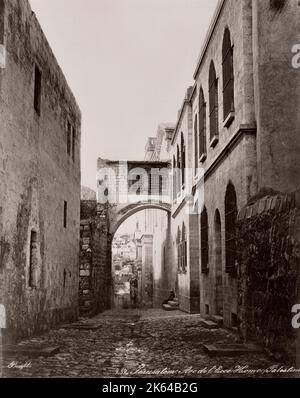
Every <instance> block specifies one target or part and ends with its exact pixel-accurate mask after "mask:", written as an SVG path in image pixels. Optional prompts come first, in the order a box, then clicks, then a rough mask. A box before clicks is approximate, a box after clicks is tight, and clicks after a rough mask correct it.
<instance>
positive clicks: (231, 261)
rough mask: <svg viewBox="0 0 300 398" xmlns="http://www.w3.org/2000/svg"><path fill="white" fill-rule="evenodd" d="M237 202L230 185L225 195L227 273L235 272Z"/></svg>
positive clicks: (232, 187) (233, 189)
mask: <svg viewBox="0 0 300 398" xmlns="http://www.w3.org/2000/svg"><path fill="white" fill-rule="evenodd" d="M236 217H237V202H236V193H235V188H234V186H233V185H232V184H231V183H229V184H228V186H227V189H226V195H225V251H226V272H227V273H231V272H234V271H235V260H236Z"/></svg>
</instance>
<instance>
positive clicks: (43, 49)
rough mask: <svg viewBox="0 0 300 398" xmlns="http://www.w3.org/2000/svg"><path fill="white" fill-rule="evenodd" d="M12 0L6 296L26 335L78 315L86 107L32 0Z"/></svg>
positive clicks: (6, 72)
mask: <svg viewBox="0 0 300 398" xmlns="http://www.w3.org/2000/svg"><path fill="white" fill-rule="evenodd" d="M4 4H5V8H4V14H3V13H2V15H1V19H2V26H4V34H3V38H2V42H3V44H4V45H5V47H6V66H5V68H4V69H0V126H1V127H0V129H1V130H0V134H1V144H0V174H1V179H0V203H1V210H0V235H1V247H0V252H1V255H0V258H1V264H0V287H1V288H0V302H1V303H3V304H5V306H6V310H7V331H6V336H8V337H9V338H12V339H19V338H21V337H25V336H29V335H32V334H33V333H38V332H41V331H44V330H46V329H48V328H49V327H50V326H53V325H55V324H57V323H58V322H60V321H65V320H67V319H68V320H72V319H75V318H76V317H77V310H78V304H77V303H78V266H79V264H78V263H79V211H80V210H79V209H80V135H81V132H80V127H81V114H80V110H79V108H78V106H77V104H76V101H75V99H74V97H73V95H72V93H71V91H70V89H69V87H68V85H67V83H66V80H65V78H64V76H63V74H62V71H61V69H60V68H59V66H58V64H57V62H56V60H55V58H54V55H53V53H52V51H51V49H50V47H49V45H48V43H47V40H46V38H45V36H44V34H43V32H42V30H41V28H40V26H39V24H38V21H37V19H36V17H35V15H34V14H33V13H32V11H31V9H30V6H29V3H28V2H27V1H17V0H7V1H4ZM1 5H3V2H1ZM0 10H3V8H2V7H0ZM0 25H1V24H0ZM0 30H1V29H0ZM0 36H1V35H0ZM0 41H1V39H0ZM36 65H38V67H39V69H40V71H41V73H42V89H41V112H40V116H39V115H38V114H37V113H36V111H35V109H34V106H33V104H34V72H35V66H36ZM67 121H70V123H71V124H72V125H73V126H74V127H75V129H76V141H75V160H74V161H73V160H72V158H71V157H70V156H68V155H67V143H66V123H67ZM65 201H66V202H67V206H68V208H67V217H66V220H67V226H66V228H65V227H64V202H65ZM32 230H34V231H35V232H36V233H37V249H36V250H37V268H38V269H37V273H36V275H37V280H38V281H37V285H36V287H34V288H32V287H30V286H29V283H28V282H29V281H28V279H29V274H28V272H29V246H30V235H31V231H32Z"/></svg>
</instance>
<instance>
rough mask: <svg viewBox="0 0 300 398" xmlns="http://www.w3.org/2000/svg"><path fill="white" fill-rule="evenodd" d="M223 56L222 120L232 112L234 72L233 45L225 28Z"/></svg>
mask: <svg viewBox="0 0 300 398" xmlns="http://www.w3.org/2000/svg"><path fill="white" fill-rule="evenodd" d="M222 58H223V107H224V109H223V110H224V120H225V119H226V118H227V117H228V116H229V115H230V114H231V113H232V112H234V74H233V47H232V45H231V38H230V31H229V29H228V28H226V29H225V32H224V38H223V48H222Z"/></svg>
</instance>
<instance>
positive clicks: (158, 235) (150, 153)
mask: <svg viewBox="0 0 300 398" xmlns="http://www.w3.org/2000/svg"><path fill="white" fill-rule="evenodd" d="M174 128H175V125H174V124H172V123H161V124H159V126H158V128H157V134H156V136H155V137H149V138H148V141H147V143H146V147H145V157H144V159H145V160H150V161H169V162H170V160H171V154H170V150H171V141H172V138H173V134H174ZM169 189H170V191H169V192H170V193H171V186H169ZM144 232H145V233H148V234H149V233H150V234H151V235H152V236H153V247H152V263H153V305H154V306H155V307H160V306H161V305H162V302H163V301H164V300H166V299H167V298H168V297H169V294H170V290H175V286H176V283H177V280H176V279H177V273H176V268H174V250H173V245H172V239H171V215H170V214H167V213H165V212H162V211H160V210H153V209H147V210H145V231H144Z"/></svg>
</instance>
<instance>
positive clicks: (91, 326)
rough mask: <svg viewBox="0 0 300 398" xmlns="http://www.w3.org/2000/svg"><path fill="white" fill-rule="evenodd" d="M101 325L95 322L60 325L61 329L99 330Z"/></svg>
mask: <svg viewBox="0 0 300 398" xmlns="http://www.w3.org/2000/svg"><path fill="white" fill-rule="evenodd" d="M100 327H101V325H99V324H98V325H97V324H93V323H70V324H67V325H62V326H60V328H61V329H70V330H98V329H99V328H100Z"/></svg>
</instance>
